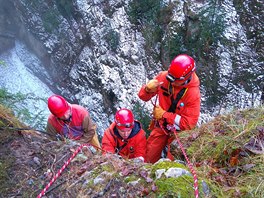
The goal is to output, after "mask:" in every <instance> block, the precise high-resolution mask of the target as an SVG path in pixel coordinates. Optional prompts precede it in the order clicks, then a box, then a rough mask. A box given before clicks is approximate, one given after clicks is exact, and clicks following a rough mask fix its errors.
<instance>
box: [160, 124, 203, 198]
mask: <svg viewBox="0 0 264 198" xmlns="http://www.w3.org/2000/svg"><path fill="white" fill-rule="evenodd" d="M159 125H160V127H161V129H162V130H163V131H164V133H165V134H168V133H167V132H166V130H165V129H164V128H163V125H162V124H161V123H160V122H159ZM169 130H170V131H173V133H174V135H175V137H176V140H177V142H178V144H179V145H180V148H181V151H182V153H183V155H184V157H185V160H186V161H187V164H188V167H189V169H190V170H191V173H192V175H193V180H194V196H195V198H198V197H199V190H198V178H197V175H196V172H195V170H194V169H193V165H192V164H191V162H190V160H189V158H188V156H187V154H186V152H185V149H184V148H183V146H182V144H181V141H180V138H179V136H178V134H177V132H176V129H175V128H174V127H173V126H171V127H170V129H169Z"/></svg>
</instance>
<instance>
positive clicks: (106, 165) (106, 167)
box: [101, 163, 114, 173]
mask: <svg viewBox="0 0 264 198" xmlns="http://www.w3.org/2000/svg"><path fill="white" fill-rule="evenodd" d="M101 169H102V170H103V171H106V172H109V173H111V172H113V171H114V166H113V165H112V164H111V163H104V164H101Z"/></svg>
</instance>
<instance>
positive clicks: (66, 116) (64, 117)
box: [59, 108, 71, 120]
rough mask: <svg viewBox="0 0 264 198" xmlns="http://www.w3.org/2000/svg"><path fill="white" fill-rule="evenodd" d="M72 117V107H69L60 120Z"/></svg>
mask: <svg viewBox="0 0 264 198" xmlns="http://www.w3.org/2000/svg"><path fill="white" fill-rule="evenodd" d="M70 117H71V109H70V108H69V109H68V110H67V111H66V112H65V114H64V115H63V116H62V117H60V118H59V119H60V120H68V119H70Z"/></svg>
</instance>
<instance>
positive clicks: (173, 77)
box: [166, 54, 196, 82]
mask: <svg viewBox="0 0 264 198" xmlns="http://www.w3.org/2000/svg"><path fill="white" fill-rule="evenodd" d="M195 69H196V67H195V62H194V59H193V58H192V57H190V56H189V55H187V54H180V55H178V56H176V57H175V58H174V59H173V60H172V62H171V65H170V68H169V70H168V75H167V76H166V78H167V80H168V81H169V82H174V81H177V80H179V81H184V80H188V79H189V78H190V77H191V75H192V73H193V72H194V71H195Z"/></svg>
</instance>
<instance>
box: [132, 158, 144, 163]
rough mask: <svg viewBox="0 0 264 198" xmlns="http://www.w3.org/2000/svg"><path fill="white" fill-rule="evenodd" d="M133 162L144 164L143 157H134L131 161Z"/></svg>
mask: <svg viewBox="0 0 264 198" xmlns="http://www.w3.org/2000/svg"><path fill="white" fill-rule="evenodd" d="M133 162H135V163H142V162H144V158H143V157H136V158H134V159H133Z"/></svg>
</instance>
